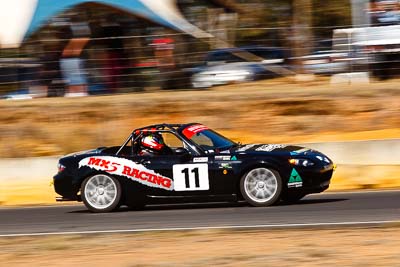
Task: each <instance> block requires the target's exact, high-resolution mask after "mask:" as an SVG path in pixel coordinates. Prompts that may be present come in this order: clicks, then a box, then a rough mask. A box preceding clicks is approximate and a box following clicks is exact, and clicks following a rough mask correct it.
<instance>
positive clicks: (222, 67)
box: [191, 46, 287, 88]
mask: <svg viewBox="0 0 400 267" xmlns="http://www.w3.org/2000/svg"><path fill="white" fill-rule="evenodd" d="M286 52H287V51H285V50H284V49H281V48H276V47H261V46H250V47H239V48H224V49H217V50H213V51H210V52H208V54H207V56H206V58H205V61H204V64H202V65H201V66H198V67H196V68H193V69H192V73H193V75H192V78H191V83H192V86H193V87H194V88H206V87H211V86H214V85H221V84H227V83H233V82H245V81H253V80H257V79H264V78H272V77H277V76H279V74H278V73H276V72H274V71H272V70H271V69H272V68H270V67H276V66H280V67H286V58H287V55H286ZM247 53H251V54H252V55H255V56H257V57H258V58H260V59H262V60H260V61H248V60H246V59H244V58H243V57H241V56H240V55H241V54H245V56H246V54H247Z"/></svg>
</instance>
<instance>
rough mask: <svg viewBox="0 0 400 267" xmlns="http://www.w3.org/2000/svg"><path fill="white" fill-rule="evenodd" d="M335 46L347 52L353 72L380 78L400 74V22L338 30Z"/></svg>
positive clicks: (334, 35) (334, 47)
mask: <svg viewBox="0 0 400 267" xmlns="http://www.w3.org/2000/svg"><path fill="white" fill-rule="evenodd" d="M332 46H333V47H332V48H333V50H335V51H343V52H347V53H348V55H349V59H350V60H349V64H350V71H363V70H364V71H365V70H369V71H370V72H371V73H372V74H373V75H374V76H376V77H378V78H381V79H385V78H390V77H393V76H395V75H398V74H400V25H392V26H377V27H362V28H349V29H336V30H334V31H333V45H332Z"/></svg>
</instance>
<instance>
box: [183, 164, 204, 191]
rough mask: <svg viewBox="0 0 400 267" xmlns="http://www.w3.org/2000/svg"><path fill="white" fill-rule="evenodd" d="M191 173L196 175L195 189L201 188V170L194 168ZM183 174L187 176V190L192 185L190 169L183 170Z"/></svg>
mask: <svg viewBox="0 0 400 267" xmlns="http://www.w3.org/2000/svg"><path fill="white" fill-rule="evenodd" d="M191 172H192V173H194V182H195V188H199V187H200V179H199V168H194V169H192V171H191ZM182 173H183V174H185V186H186V188H190V184H189V168H185V169H183V170H182Z"/></svg>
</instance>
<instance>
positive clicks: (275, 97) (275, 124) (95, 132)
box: [0, 80, 400, 157]
mask: <svg viewBox="0 0 400 267" xmlns="http://www.w3.org/2000/svg"><path fill="white" fill-rule="evenodd" d="M399 85H400V81H397V80H394V81H389V82H384V83H378V82H377V83H372V84H370V85H347V86H342V85H340V86H339V85H335V86H333V85H329V84H327V83H326V82H324V81H323V82H314V83H308V84H288V83H286V81H280V80H277V81H261V82H256V83H250V84H241V85H229V86H224V87H218V88H214V89H210V90H199V91H160V92H148V93H136V94H127V95H114V96H98V97H88V98H80V99H66V98H48V99H34V100H27V101H6V100H3V101H0V157H27V156H44V155H55V154H65V153H69V152H73V151H79V150H83V149H86V148H92V147H98V146H105V145H117V144H121V143H122V142H123V140H124V139H125V138H126V136H127V135H128V134H129V132H130V131H131V130H132V129H134V128H136V127H140V126H144V125H147V124H153V123H162V122H169V123H185V122H200V123H203V124H206V125H208V126H209V127H212V128H214V129H216V130H218V131H221V132H222V133H225V134H226V135H228V136H230V137H231V138H232V139H235V140H240V141H242V142H244V143H246V142H268V143H270V142H297V143H299V142H306V141H327V140H330V141H332V140H337V139H368V138H382V137H389V138H396V137H400V116H399V114H400V86H399Z"/></svg>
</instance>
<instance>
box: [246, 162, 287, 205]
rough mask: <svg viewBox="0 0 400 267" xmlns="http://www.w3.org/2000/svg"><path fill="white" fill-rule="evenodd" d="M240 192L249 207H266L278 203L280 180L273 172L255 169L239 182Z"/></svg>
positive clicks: (280, 187) (275, 172) (280, 189)
mask: <svg viewBox="0 0 400 267" xmlns="http://www.w3.org/2000/svg"><path fill="white" fill-rule="evenodd" d="M240 192H241V193H242V196H243V197H244V199H245V200H246V201H247V203H249V204H250V205H252V206H255V207H267V206H270V205H273V204H274V203H276V202H277V201H279V199H280V194H281V192H282V179H281V177H280V175H279V173H278V172H277V171H275V170H271V169H267V168H255V169H252V170H250V171H249V172H247V173H246V174H245V175H244V176H243V177H242V179H241V180H240Z"/></svg>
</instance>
